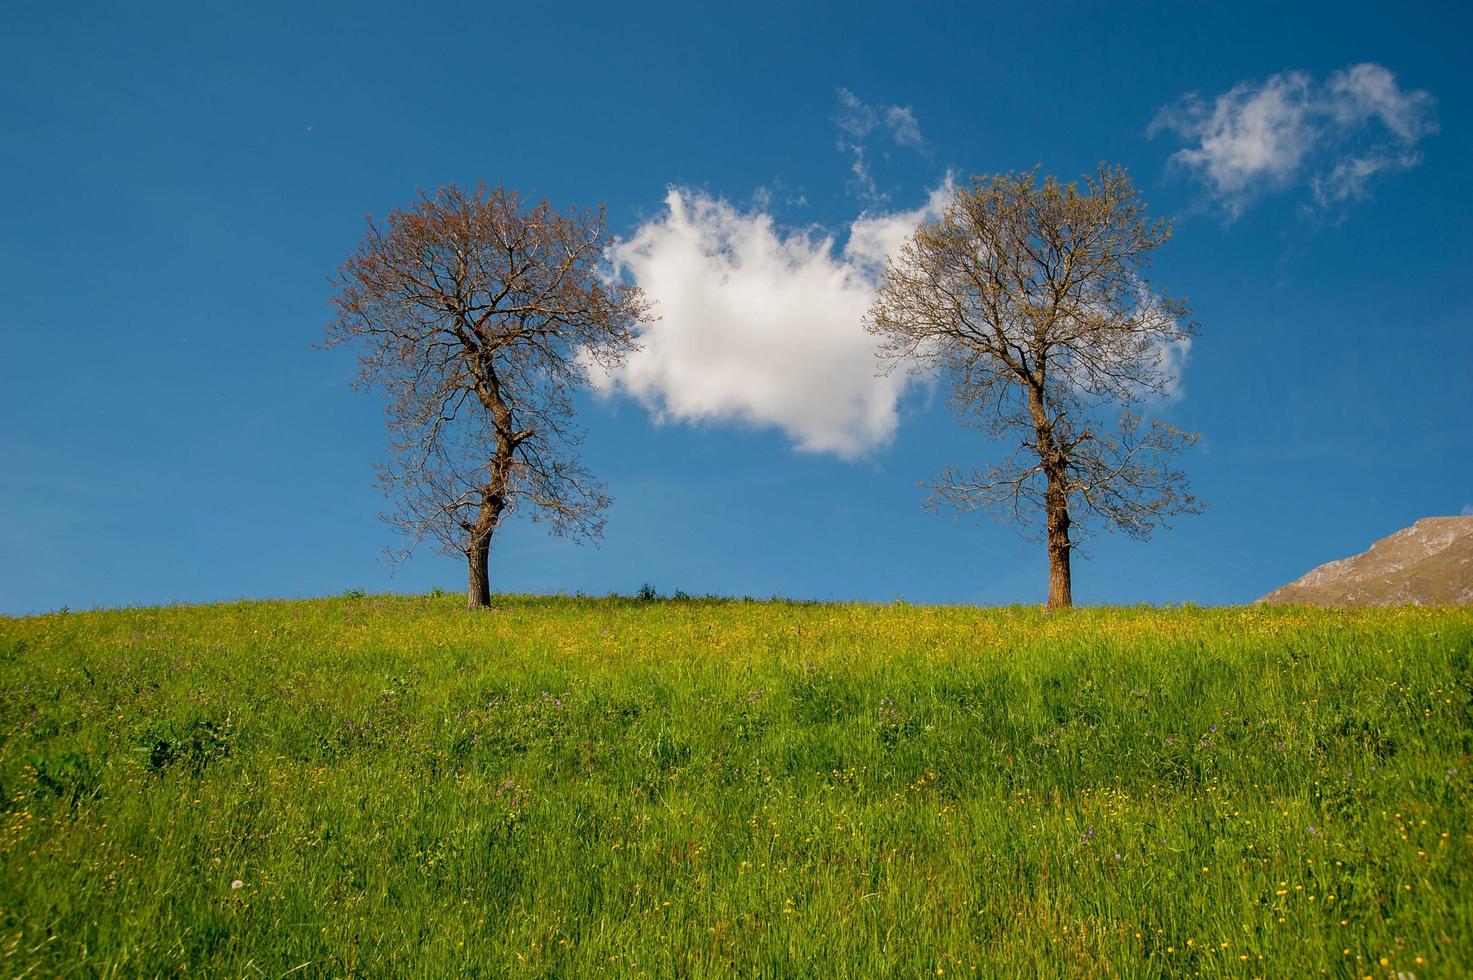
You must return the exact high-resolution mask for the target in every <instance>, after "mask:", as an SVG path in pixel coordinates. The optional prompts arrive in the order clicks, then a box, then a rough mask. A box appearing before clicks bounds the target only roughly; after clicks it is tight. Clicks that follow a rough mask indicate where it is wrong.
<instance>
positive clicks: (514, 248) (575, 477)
mask: <svg viewBox="0 0 1473 980" xmlns="http://www.w3.org/2000/svg"><path fill="white" fill-rule="evenodd" d="M603 226H604V214H603V211H602V209H600V210H598V211H580V210H573V211H570V212H568V213H567V214H560V213H558V212H556V211H554V210H553V208H552V207H551V206H550V205H549V204H548V203H547V202H546V201H541V202H539V203H536V204H528V203H525V202H523V200H522V199H521V197H520V195H518V193H517V192H516V191H514V190H508V189H506V188H503V187H495V188H487V187H486V186H485V185H484V184H482V185H478V186H477V187H476V188H475V190H474V191H465V190H462V189H460V188H459V187H456V186H454V185H451V186H448V187H443V188H441V189H439V190H438V191H436V192H435V193H434V194H432V195H431V194H423V193H422V194H421V195H420V200H419V201H417V202H416V203H415V204H414V206H412V207H409V208H404V209H400V210H396V211H394V212H393V213H391V214H390V215H389V216H388V218H386V219H385V220H384V221H383V222H382V223H378V222H375V221H374V220H373V219H372V218H369V219H368V231H367V234H366V235H365V236H364V239H363V241H362V243H361V244H360V245H359V247H358V249H357V251H355V252H354V253H353V254H352V255H350V256H349V257H348V259H347V261H346V262H344V264H343V266H342V268H341V269H340V270H339V271H338V276H337V278H336V280H335V285H336V286H337V293H336V295H335V296H334V298H333V302H334V304H335V306H336V308H337V317H336V319H335V321H334V322H333V323H332V324H331V325H330V326H329V327H328V331H327V344H328V345H329V346H331V345H335V344H341V343H349V342H354V343H356V344H358V346H359V347H360V363H361V364H362V373H361V375H360V377H359V382H358V384H359V386H360V387H365V388H371V387H373V386H375V385H378V386H382V388H383V389H384V390H385V391H386V392H387V394H388V398H389V402H388V430H389V453H388V457H387V459H386V461H385V462H384V463H383V464H382V465H381V466H380V469H379V477H380V483H381V484H382V485H383V486H384V488H385V490H386V491H387V492H388V493H389V494H390V495H391V497H393V498H394V499H395V500H396V507H395V509H394V510H393V511H392V512H391V513H390V514H388V515H386V519H388V520H389V521H390V522H391V523H392V524H393V525H395V526H396V527H397V528H398V529H399V530H400V531H402V532H403V533H404V534H405V535H407V536H408V538H409V540H410V545H409V549H406V550H405V552H403V554H408V551H409V550H412V548H413V547H414V545H415V544H417V543H418V542H420V541H422V540H423V539H424V538H426V537H430V538H433V539H434V540H435V541H436V542H438V544H439V545H440V547H441V549H442V550H444V551H445V552H446V553H447V554H456V553H458V554H463V555H465V557H466V560H467V563H468V568H469V572H468V580H467V589H466V603H467V606H468V607H469V608H471V609H479V608H484V607H486V606H488V605H490V601H491V600H490V578H489V575H488V570H487V564H488V557H489V554H490V550H491V541H492V537H493V535H494V534H495V533H496V529H497V528H498V527H499V526H500V525H501V522H502V521H503V520H504V519H505V518H506V517H507V516H508V515H509V514H510V513H512V512H513V511H514V510H515V509H517V508H521V507H525V508H527V509H528V510H529V511H530V512H531V516H532V519H533V520H545V521H547V522H548V523H549V524H550V528H551V531H552V533H555V534H566V535H571V536H574V537H579V538H587V537H597V536H598V535H600V534H601V533H602V531H603V526H604V519H603V516H602V512H603V510H604V508H605V507H606V506H607V505H608V503H609V498H608V497H607V496H606V494H605V492H604V489H605V488H604V486H603V484H601V483H598V482H596V481H595V480H594V479H593V478H592V476H591V475H590V474H589V473H588V471H587V470H586V468H585V467H584V466H583V464H582V463H581V461H580V460H579V457H578V455H577V453H576V447H577V446H578V444H579V443H580V442H581V440H582V436H583V433H582V431H581V430H579V429H577V428H576V427H575V425H574V417H573V404H572V401H571V396H572V394H573V392H574V391H575V390H576V389H577V388H578V386H579V385H581V384H584V383H585V382H586V381H587V375H586V368H587V366H588V364H589V363H590V362H593V363H598V364H600V365H602V366H605V367H609V366H612V365H614V364H616V363H618V362H619V361H620V360H621V359H622V358H623V357H624V356H626V355H627V354H628V353H629V352H630V351H632V350H633V349H634V348H635V346H636V343H635V329H636V327H637V325H638V323H639V322H640V321H641V320H642V319H643V318H644V317H645V316H646V315H647V313H648V311H649V304H648V302H647V301H646V299H645V297H644V294H643V293H641V292H640V290H639V289H638V288H637V287H635V286H630V285H624V284H617V283H610V282H608V281H606V280H605V278H604V277H603V275H602V273H603V271H604V269H603V249H604V234H603Z"/></svg>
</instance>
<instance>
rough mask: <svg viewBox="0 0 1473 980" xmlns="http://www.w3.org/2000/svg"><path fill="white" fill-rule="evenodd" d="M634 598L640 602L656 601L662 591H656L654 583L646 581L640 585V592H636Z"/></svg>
mask: <svg viewBox="0 0 1473 980" xmlns="http://www.w3.org/2000/svg"><path fill="white" fill-rule="evenodd" d="M634 598H635V599H637V600H639V601H640V602H654V601H655V600H656V599H658V598H660V593H658V592H656V591H655V587H654V586H653V585H651V584H649V583H648V582H646V583H644V584H643V585H641V586H640V587H639V591H638V592H636V593H634Z"/></svg>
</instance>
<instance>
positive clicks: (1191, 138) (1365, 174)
mask: <svg viewBox="0 0 1473 980" xmlns="http://www.w3.org/2000/svg"><path fill="white" fill-rule="evenodd" d="M1435 106H1436V100H1435V99H1434V98H1433V97H1432V96H1431V95H1430V94H1429V93H1427V92H1425V91H1421V90H1411V91H1409V90H1406V89H1403V88H1402V87H1401V86H1400V85H1399V84H1398V83H1397V81H1396V76H1395V75H1394V74H1392V73H1391V72H1390V71H1389V70H1387V69H1386V68H1384V67H1382V66H1381V65H1377V64H1371V63H1365V64H1359V65H1353V66H1351V67H1350V68H1346V69H1344V70H1342V71H1337V72H1334V73H1332V74H1331V75H1330V76H1329V77H1328V78H1327V79H1325V80H1324V81H1323V82H1320V81H1317V80H1316V79H1315V78H1314V77H1313V76H1311V75H1309V74H1308V73H1306V72H1302V71H1289V72H1282V73H1280V74H1277V75H1273V76H1271V77H1270V78H1268V79H1266V80H1265V81H1263V82H1240V83H1239V84H1237V85H1235V86H1233V87H1232V88H1231V89H1229V90H1228V91H1226V92H1224V93H1222V94H1221V95H1218V96H1216V97H1215V98H1213V99H1212V100H1210V101H1208V100H1204V99H1202V98H1201V97H1200V96H1199V95H1198V94H1197V93H1190V94H1188V95H1186V96H1184V97H1183V98H1181V99H1179V100H1178V101H1177V102H1175V103H1173V104H1171V105H1169V106H1166V107H1165V108H1163V109H1161V110H1160V111H1159V112H1158V113H1157V114H1156V117H1155V119H1153V120H1152V121H1151V125H1150V126H1149V128H1148V129H1147V131H1146V132H1147V135H1148V136H1150V137H1155V136H1156V135H1157V134H1159V133H1163V132H1173V133H1175V134H1177V135H1178V136H1180V137H1183V138H1184V139H1185V140H1186V142H1187V144H1188V145H1186V146H1184V147H1182V148H1181V149H1179V150H1177V151H1176V152H1175V153H1173V154H1172V156H1171V162H1172V164H1173V165H1175V166H1178V167H1181V168H1183V169H1185V170H1186V171H1188V172H1189V173H1190V174H1192V176H1194V177H1195V178H1196V179H1197V180H1199V181H1200V182H1201V183H1202V184H1203V185H1205V186H1206V188H1207V190H1208V192H1209V193H1210V194H1211V195H1212V197H1213V198H1214V199H1215V200H1216V201H1217V203H1218V204H1219V205H1220V206H1221V207H1222V208H1223V210H1224V211H1225V212H1226V214H1227V215H1228V217H1229V219H1233V218H1236V217H1238V216H1239V215H1241V214H1242V213H1243V211H1244V209H1245V208H1246V207H1247V206H1248V205H1249V204H1250V203H1251V202H1252V201H1253V200H1254V199H1255V198H1257V197H1259V196H1261V195H1263V194H1266V193H1270V192H1274V191H1284V190H1288V189H1291V188H1294V187H1307V188H1308V189H1309V191H1310V194H1311V196H1312V198H1313V200H1314V203H1315V205H1317V206H1318V207H1320V208H1331V207H1334V206H1337V205H1343V204H1346V203H1349V202H1352V201H1356V200H1360V199H1362V198H1364V197H1366V196H1367V193H1368V192H1367V187H1368V185H1369V183H1370V181H1371V179H1372V178H1373V177H1376V176H1377V175H1379V174H1382V173H1387V172H1391V171H1397V170H1408V169H1411V168H1412V167H1415V166H1417V165H1418V164H1419V163H1420V162H1421V160H1422V155H1421V153H1420V151H1418V150H1417V148H1416V147H1417V144H1418V143H1419V142H1420V141H1421V140H1422V139H1423V138H1424V137H1426V136H1428V135H1430V134H1432V133H1435V132H1437V119H1436V112H1435Z"/></svg>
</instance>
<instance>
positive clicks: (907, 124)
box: [885, 105, 925, 146]
mask: <svg viewBox="0 0 1473 980" xmlns="http://www.w3.org/2000/svg"><path fill="white" fill-rule="evenodd" d="M885 125H886V126H887V127H889V129H890V138H891V139H893V140H894V141H895V142H896V143H899V144H900V145H901V146H921V145H923V144H924V143H925V140H923V139H922V138H921V126H920V124H919V123H918V122H916V114H915V112H914V110H912V109H911V107H910V106H898V105H892V106H891V107H890V108H889V109H887V110H885Z"/></svg>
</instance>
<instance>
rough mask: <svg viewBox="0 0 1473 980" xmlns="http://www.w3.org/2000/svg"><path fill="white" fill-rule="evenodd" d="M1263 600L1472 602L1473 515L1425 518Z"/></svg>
mask: <svg viewBox="0 0 1473 980" xmlns="http://www.w3.org/2000/svg"><path fill="white" fill-rule="evenodd" d="M1258 601H1259V602H1266V603H1271V604H1274V605H1306V606H1403V605H1414V606H1441V605H1454V606H1466V605H1473V517H1424V518H1423V519H1422V520H1420V521H1417V523H1415V524H1413V525H1412V526H1411V527H1408V528H1403V529H1402V530H1400V531H1397V532H1396V533H1395V534H1393V535H1391V536H1389V537H1385V538H1382V539H1381V540H1380V541H1377V542H1376V543H1375V544H1373V545H1371V547H1370V548H1368V549H1367V550H1366V551H1363V552H1361V553H1360V554H1358V555H1353V556H1351V557H1349V558H1341V559H1340V560H1338V561H1332V562H1328V563H1326V564H1324V565H1321V566H1320V567H1318V568H1316V569H1314V570H1313V571H1311V572H1310V573H1309V574H1307V575H1305V576H1304V577H1302V578H1300V579H1297V580H1295V581H1293V582H1290V583H1289V584H1288V585H1284V586H1280V587H1279V588H1277V589H1274V590H1273V591H1272V592H1270V593H1269V594H1268V595H1266V596H1264V597H1263V598H1261V599H1259V600H1258Z"/></svg>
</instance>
